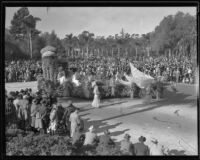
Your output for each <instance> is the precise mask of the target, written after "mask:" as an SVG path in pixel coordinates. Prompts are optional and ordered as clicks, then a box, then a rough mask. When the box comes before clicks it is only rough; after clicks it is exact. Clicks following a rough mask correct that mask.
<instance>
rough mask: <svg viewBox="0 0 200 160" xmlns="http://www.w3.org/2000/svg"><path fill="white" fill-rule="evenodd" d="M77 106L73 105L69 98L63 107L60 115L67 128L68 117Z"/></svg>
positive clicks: (68, 126) (68, 123)
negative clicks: (66, 104) (65, 106)
mask: <svg viewBox="0 0 200 160" xmlns="http://www.w3.org/2000/svg"><path fill="white" fill-rule="evenodd" d="M76 109H77V108H76V107H75V106H74V105H73V103H72V101H71V100H70V101H69V102H68V107H67V108H65V112H64V114H63V117H62V121H61V122H62V123H64V124H65V125H66V127H67V128H68V130H69V129H70V121H69V117H70V115H71V113H73V112H74V111H75V110H76Z"/></svg>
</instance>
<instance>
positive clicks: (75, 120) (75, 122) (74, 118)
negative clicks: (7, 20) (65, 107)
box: [69, 108, 80, 137]
mask: <svg viewBox="0 0 200 160" xmlns="http://www.w3.org/2000/svg"><path fill="white" fill-rule="evenodd" d="M78 113H79V109H78V108H76V110H75V111H74V112H73V113H71V114H70V117H69V121H70V122H71V125H70V126H71V127H70V136H71V137H73V135H74V133H75V131H76V128H77V127H79V124H80V117H79V115H78Z"/></svg>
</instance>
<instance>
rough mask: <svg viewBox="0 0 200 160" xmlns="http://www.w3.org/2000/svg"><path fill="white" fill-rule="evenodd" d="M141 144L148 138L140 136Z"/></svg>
mask: <svg viewBox="0 0 200 160" xmlns="http://www.w3.org/2000/svg"><path fill="white" fill-rule="evenodd" d="M138 140H139V141H140V142H145V141H146V138H145V137H144V136H140V137H139V139H138Z"/></svg>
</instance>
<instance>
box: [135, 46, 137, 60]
mask: <svg viewBox="0 0 200 160" xmlns="http://www.w3.org/2000/svg"><path fill="white" fill-rule="evenodd" d="M135 54H136V59H137V47H135Z"/></svg>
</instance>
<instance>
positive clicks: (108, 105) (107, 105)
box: [100, 101, 128, 108]
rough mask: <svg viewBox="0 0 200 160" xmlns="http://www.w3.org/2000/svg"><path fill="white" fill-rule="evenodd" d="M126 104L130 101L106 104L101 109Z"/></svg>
mask: <svg viewBox="0 0 200 160" xmlns="http://www.w3.org/2000/svg"><path fill="white" fill-rule="evenodd" d="M126 102H128V101H122V102H116V103H111V104H106V105H102V106H100V108H105V107H110V106H113V105H116V104H122V103H126Z"/></svg>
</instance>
